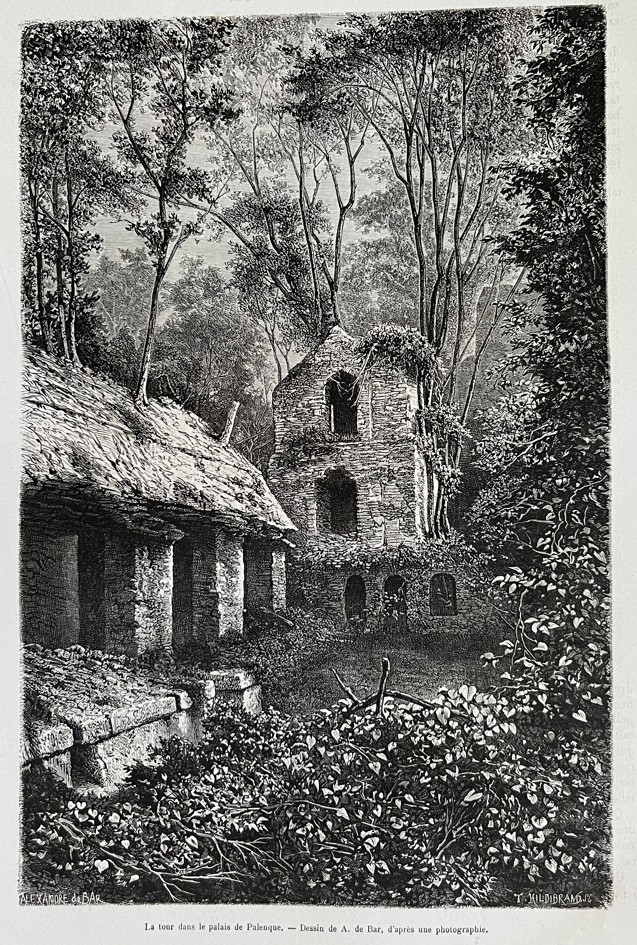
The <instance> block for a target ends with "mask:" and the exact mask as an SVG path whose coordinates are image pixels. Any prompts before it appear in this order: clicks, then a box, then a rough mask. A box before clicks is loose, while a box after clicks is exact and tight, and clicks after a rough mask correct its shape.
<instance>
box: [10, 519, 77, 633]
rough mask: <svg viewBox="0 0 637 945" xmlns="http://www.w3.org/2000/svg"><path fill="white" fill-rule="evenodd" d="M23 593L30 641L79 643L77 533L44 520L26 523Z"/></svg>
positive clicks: (23, 620)
mask: <svg viewBox="0 0 637 945" xmlns="http://www.w3.org/2000/svg"><path fill="white" fill-rule="evenodd" d="M20 597H21V601H20V603H21V629H22V639H23V640H24V642H25V643H40V644H42V646H48V647H67V646H72V644H74V643H77V642H78V640H79V632H80V603H79V592H78V572H77V533H76V532H74V531H72V530H71V529H70V528H67V527H65V526H62V525H58V524H53V523H48V522H45V521H39V520H35V521H33V522H27V523H25V522H23V523H22V527H21V534H20Z"/></svg>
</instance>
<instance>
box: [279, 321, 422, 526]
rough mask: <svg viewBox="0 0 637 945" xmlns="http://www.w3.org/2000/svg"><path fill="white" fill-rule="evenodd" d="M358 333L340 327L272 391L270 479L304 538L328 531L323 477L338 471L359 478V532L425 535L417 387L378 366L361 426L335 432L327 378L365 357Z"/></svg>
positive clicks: (366, 388)
mask: <svg viewBox="0 0 637 945" xmlns="http://www.w3.org/2000/svg"><path fill="white" fill-rule="evenodd" d="M353 347H354V341H353V339H352V338H350V337H349V336H348V335H347V334H346V333H345V332H344V331H342V330H341V329H335V330H334V331H333V332H332V333H331V334H330V336H329V337H328V338H327V340H326V341H325V342H324V344H323V345H321V346H320V347H319V348H317V349H315V351H314V352H312V353H311V354H310V355H308V357H307V358H306V359H305V360H304V361H303V362H302V363H301V364H300V365H299V366H298V367H297V368H296V369H293V371H292V372H291V373H290V375H288V377H287V378H286V379H285V380H284V381H283V382H282V383H281V384H280V385H279V386H278V387H277V388H276V390H275V392H274V395H273V405H274V421H275V440H276V451H275V453H274V455H273V456H272V459H271V461H270V471H269V484H270V486H271V488H272V490H273V491H274V493H275V495H276V496H277V498H278V499H279V501H280V502H281V504H282V505H283V507H284V509H285V510H286V511H287V512H288V514H289V515H290V517H291V518H292V520H293V521H294V522H295V524H296V525H297V527H298V528H299V530H300V535H299V540H300V541H301V542H302V541H303V538H304V537H305V538H306V539H307V540H310V541H312V542H316V543H318V544H320V543H321V539H322V537H323V536H324V534H325V530H326V529H325V525H324V524H323V521H324V519H325V515H324V513H323V511H322V509H321V502H322V493H321V483H322V482H323V481H324V479H325V477H328V476H329V475H330V474H333V473H335V472H340V473H344V474H347V475H348V476H349V477H351V479H353V480H354V482H355V484H356V489H357V493H358V503H357V506H358V515H357V528H356V537H357V538H359V539H363V540H368V541H372V542H376V543H378V544H379V545H382V544H397V543H399V542H400V541H404V540H413V539H414V538H416V537H418V536H419V535H420V528H421V523H422V514H421V512H420V511H419V509H418V502H419V497H420V492H419V489H418V488H417V485H418V484H417V474H416V461H415V440H414V432H413V420H414V413H415V407H416V389H415V384H414V382H413V381H412V380H410V379H409V378H407V377H406V376H405V375H404V374H401V373H400V372H399V371H396V370H393V369H387V370H383V371H380V369H378V368H375V369H373V370H372V372H371V375H370V376H369V377H367V378H366V379H365V380H364V382H363V384H362V385H361V388H360V393H359V398H358V424H357V426H358V432H357V434H355V435H352V434H347V435H343V436H339V435H338V434H334V433H332V432H330V419H329V411H328V405H327V403H326V386H327V384H328V381H329V380H330V378H331V377H333V376H334V375H335V374H336V373H337V372H339V371H341V370H345V371H347V372H348V373H350V374H351V375H352V376H354V377H355V376H357V375H358V374H359V373H360V370H361V364H360V363H359V361H358V359H357V358H356V356H355V355H354V353H353Z"/></svg>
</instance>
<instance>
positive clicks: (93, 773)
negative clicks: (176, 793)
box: [22, 670, 261, 792]
mask: <svg viewBox="0 0 637 945" xmlns="http://www.w3.org/2000/svg"><path fill="white" fill-rule="evenodd" d="M200 690H201V698H199V699H198V700H197V701H193V698H192V697H191V696H190V695H189V693H188V692H186V691H185V690H182V689H176V690H174V691H172V692H166V694H165V695H154V696H150V697H149V698H146V699H138V700H136V701H134V702H131V704H130V705H127V706H121V707H119V708H116V709H111V710H107V711H105V712H104V713H100V712H99V711H97V710H96V711H95V712H92V713H90V714H87V713H82V714H77V715H76V714H73V713H72V712H68V711H64V712H63V713H60V714H59V715H58V716H57V717H56V719H55V720H54V721H51V722H42V721H33V720H29V721H28V723H25V730H24V733H23V741H22V764H23V767H24V768H28V767H29V766H30V765H31V764H34V763H36V762H41V763H43V764H44V765H45V767H47V768H48V769H49V770H50V771H51V772H52V773H53V774H55V775H56V776H57V777H59V778H61V779H62V780H63V781H65V782H66V784H68V785H69V787H74V788H77V789H78V790H96V791H98V792H109V791H112V790H115V789H117V788H118V787H119V786H120V785H121V784H122V783H123V782H124V779H125V777H126V773H127V771H128V769H129V768H130V767H132V766H133V765H134V764H135V763H136V762H137V761H146V760H148V758H149V757H150V754H151V751H152V749H153V748H155V747H157V746H159V745H160V744H161V742H162V740H164V739H167V738H170V737H171V736H173V735H178V736H180V737H181V738H184V739H185V740H187V741H190V742H192V743H194V744H197V743H198V741H199V740H200V738H201V734H202V718H203V714H204V711H205V709H206V708H208V707H210V706H211V704H215V703H216V704H219V703H221V704H224V703H229V704H233V705H238V706H240V707H242V708H243V709H245V711H246V712H248V713H249V714H252V715H258V714H259V713H260V712H261V689H260V686H258V685H256V684H255V681H254V679H253V677H252V676H251V675H250V674H249V673H246V672H244V671H243V670H230V671H228V670H218V671H213V672H209V673H206V674H204V675H202V679H201V686H200ZM54 711H55V710H54Z"/></svg>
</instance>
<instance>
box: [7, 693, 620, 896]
mask: <svg viewBox="0 0 637 945" xmlns="http://www.w3.org/2000/svg"><path fill="white" fill-rule="evenodd" d="M390 692H391V691H388V692H386V693H385V697H384V698H380V706H379V694H374V695H373V696H371V697H370V698H369V699H367V700H362V701H360V700H359V701H358V702H354V701H353V700H352V699H351V698H348V699H347V700H343V701H342V702H341V703H340V704H339V705H338V706H335V707H333V708H331V709H326V710H324V711H322V712H320V713H318V714H317V715H315V716H313V717H311V718H310V719H306V720H291V719H289V718H287V717H283V716H280V715H278V714H277V713H275V712H272V711H270V712H268V713H266V714H265V715H263V716H262V717H260V718H259V719H256V720H254V719H248V718H246V717H245V716H242V714H241V713H239V712H238V711H237V710H236V709H226V710H223V711H221V712H220V713H218V714H216V715H214V716H213V717H211V718H210V719H209V720H208V724H207V730H206V735H205V737H204V740H203V741H202V743H201V744H200V745H199V746H197V747H193V746H188V745H185V744H183V743H180V742H178V741H176V740H173V741H171V742H168V743H167V744H166V745H165V746H164V749H163V752H162V754H161V756H160V757H157V758H156V759H155V760H154V761H153V762H152V763H150V764H138V765H137V766H136V767H135V768H134V769H133V770H132V772H131V774H130V787H129V788H128V789H126V790H125V792H124V793H123V794H122V795H121V797H119V798H118V799H114V800H103V799H102V800H91V799H89V800H88V801H80V802H78V801H75V800H68V801H67V803H66V805H64V804H63V798H62V799H60V800H59V801H58V802H56V803H55V804H54V805H52V807H51V808H50V809H47V810H43V809H42V804H41V803H39V801H38V791H37V786H35V787H31V788H28V789H27V801H26V805H25V842H26V850H27V856H28V858H29V863H30V869H31V870H32V871H34V872H36V875H37V874H39V875H40V876H41V878H42V880H44V879H45V877H46V876H47V875H49V876H50V875H53V876H55V875H58V874H59V873H60V872H61V871H64V870H66V869H67V864H72V869H73V871H74V875H75V877H76V878H79V877H81V879H82V882H83V883H84V882H86V883H87V884H89V885H91V886H92V885H94V886H95V887H97V888H99V889H100V890H101V893H102V895H103V897H104V898H105V899H109V898H117V897H119V898H126V899H129V900H138V899H140V898H143V897H144V894H145V892H146V893H147V891H148V890H149V889H150V890H153V891H154V895H155V896H157V895H158V894H159V896H160V897H161V898H165V899H176V900H196V901H219V900H226V901H227V900H228V899H233V900H237V899H239V900H242V899H245V898H249V900H250V901H253V902H255V901H256V902H258V901H278V900H283V901H293V902H294V901H296V902H315V903H342V904H344V903H348V902H357V903H370V904H389V903H393V904H401V905H413V906H424V905H428V906H431V905H438V906H442V905H453V904H466V905H469V904H471V905H477V904H486V903H489V904H507V903H508V904H514V903H515V902H516V895H517V894H518V893H519V892H528V891H529V890H533V891H535V892H541V891H542V890H549V889H550V891H551V892H552V893H555V892H556V891H560V892H564V893H568V892H571V893H572V894H575V892H576V893H577V895H578V897H582V894H583V893H587V894H588V895H589V896H590V895H592V894H591V892H590V891H591V890H594V891H595V892H594V895H595V898H594V900H593V901H594V902H596V903H597V902H599V901H600V897H601V898H602V899H603V898H604V896H605V894H606V893H605V889H606V886H605V884H604V881H603V876H604V875H606V873H605V870H606V867H605V861H604V857H603V852H604V851H603V844H602V842H601V840H600V831H599V823H600V820H603V816H602V815H603V808H604V804H605V802H604V800H603V796H602V793H603V792H598V793H597V794H596V795H595V794H593V795H592V797H591V795H590V793H589V791H588V790H583V789H582V788H583V785H584V783H585V782H589V781H590V779H591V775H592V777H593V778H597V779H601V777H602V774H603V770H602V768H601V765H600V764H599V761H598V760H597V759H596V758H594V757H592V756H590V755H582V754H580V753H578V751H577V750H573V749H572V748H571V746H569V745H568V744H567V743H564V744H559V745H556V746H554V747H553V746H550V745H549V747H548V748H547V744H546V742H545V740H543V739H541V740H537V742H535V741H534V740H533V738H532V737H531V736H530V735H529V733H528V732H527V731H526V716H527V715H528V714H529V709H528V708H525V707H523V706H520V705H515V704H513V703H511V702H510V700H509V699H508V698H507V697H506V696H504V695H503V694H499V695H496V694H482V693H477V692H476V691H475V689H474V688H473V687H467V686H462V687H460V689H459V690H457V691H449V692H447V691H441V693H440V695H439V696H438V697H437V698H436V700H435V701H434V702H432V703H424V702H420V701H419V700H418V701H413V700H411V699H410V698H409V697H408V696H400V695H399V694H390ZM366 706H367V707H366ZM582 838H585V841H584V843H582ZM579 901H583V900H582V899H581V898H580V899H579ZM589 901H590V900H589Z"/></svg>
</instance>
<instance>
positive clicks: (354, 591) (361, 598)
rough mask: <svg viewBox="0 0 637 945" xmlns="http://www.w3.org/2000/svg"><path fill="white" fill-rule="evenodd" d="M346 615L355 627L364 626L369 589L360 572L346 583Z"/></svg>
mask: <svg viewBox="0 0 637 945" xmlns="http://www.w3.org/2000/svg"><path fill="white" fill-rule="evenodd" d="M344 596H345V617H346V619H347V622H348V624H350V625H351V626H353V627H357V626H358V627H364V626H365V623H366V620H367V591H366V589H365V581H364V580H363V578H362V577H361V576H360V575H359V574H352V575H350V577H348V579H347V582H346V584H345V595H344Z"/></svg>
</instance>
